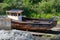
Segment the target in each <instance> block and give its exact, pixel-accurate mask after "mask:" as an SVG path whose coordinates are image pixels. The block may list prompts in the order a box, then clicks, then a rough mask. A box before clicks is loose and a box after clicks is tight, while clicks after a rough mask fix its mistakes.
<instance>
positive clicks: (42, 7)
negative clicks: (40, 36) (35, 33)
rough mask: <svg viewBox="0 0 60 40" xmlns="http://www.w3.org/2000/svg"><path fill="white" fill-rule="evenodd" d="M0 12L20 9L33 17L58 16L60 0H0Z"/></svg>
mask: <svg viewBox="0 0 60 40" xmlns="http://www.w3.org/2000/svg"><path fill="white" fill-rule="evenodd" d="M0 2H2V3H0V14H1V15H2V14H5V11H6V10H9V9H15V8H18V9H22V10H24V12H23V15H26V16H27V17H29V18H30V17H33V18H50V17H52V16H60V0H1V1H0Z"/></svg>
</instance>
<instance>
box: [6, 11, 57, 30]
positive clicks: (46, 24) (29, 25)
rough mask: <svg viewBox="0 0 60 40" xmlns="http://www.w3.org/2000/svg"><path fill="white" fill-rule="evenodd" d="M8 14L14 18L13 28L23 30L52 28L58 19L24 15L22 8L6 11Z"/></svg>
mask: <svg viewBox="0 0 60 40" xmlns="http://www.w3.org/2000/svg"><path fill="white" fill-rule="evenodd" d="M6 12H7V14H8V15H7V16H8V17H9V18H11V19H12V21H11V22H12V25H11V26H12V28H14V29H22V30H50V29H51V28H53V27H55V26H56V25H57V21H56V20H54V19H53V18H51V19H35V18H27V17H23V16H22V12H23V11H22V10H9V11H6Z"/></svg>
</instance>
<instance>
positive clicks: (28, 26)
mask: <svg viewBox="0 0 60 40" xmlns="http://www.w3.org/2000/svg"><path fill="white" fill-rule="evenodd" d="M56 24H57V21H53V22H52V23H50V24H45V23H44V24H41V23H29V22H27V23H26V22H19V21H12V28H14V29H22V30H50V29H51V28H53V27H55V26H56Z"/></svg>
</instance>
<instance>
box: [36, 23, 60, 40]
mask: <svg viewBox="0 0 60 40" xmlns="http://www.w3.org/2000/svg"><path fill="white" fill-rule="evenodd" d="M51 30H53V31H59V32H60V24H57V25H56V27H53V28H52V29H51ZM35 39H36V40H50V39H49V38H46V37H37V36H35Z"/></svg>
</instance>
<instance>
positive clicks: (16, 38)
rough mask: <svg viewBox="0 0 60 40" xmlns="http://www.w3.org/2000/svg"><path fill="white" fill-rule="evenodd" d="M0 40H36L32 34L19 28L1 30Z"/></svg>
mask: <svg viewBox="0 0 60 40" xmlns="http://www.w3.org/2000/svg"><path fill="white" fill-rule="evenodd" d="M0 40H34V37H33V36H32V34H30V33H28V32H25V31H19V30H12V31H6V30H0Z"/></svg>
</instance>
